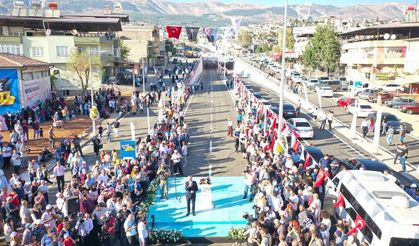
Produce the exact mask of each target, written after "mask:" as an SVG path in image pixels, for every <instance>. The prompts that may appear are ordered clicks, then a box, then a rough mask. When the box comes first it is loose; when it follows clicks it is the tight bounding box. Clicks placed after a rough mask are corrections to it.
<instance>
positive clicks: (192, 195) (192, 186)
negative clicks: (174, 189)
mask: <svg viewBox="0 0 419 246" xmlns="http://www.w3.org/2000/svg"><path fill="white" fill-rule="evenodd" d="M185 191H186V193H185V197H186V204H187V212H186V216H189V214H190V212H191V203H192V215H193V216H195V201H196V192H197V191H198V184H197V183H196V182H195V181H194V180H193V179H192V176H188V181H186V182H185Z"/></svg>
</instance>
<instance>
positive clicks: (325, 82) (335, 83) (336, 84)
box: [319, 80, 348, 91]
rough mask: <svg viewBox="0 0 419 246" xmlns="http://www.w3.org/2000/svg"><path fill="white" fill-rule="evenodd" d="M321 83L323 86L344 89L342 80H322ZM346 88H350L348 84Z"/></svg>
mask: <svg viewBox="0 0 419 246" xmlns="http://www.w3.org/2000/svg"><path fill="white" fill-rule="evenodd" d="M319 84H320V85H321V86H329V87H330V88H332V90H333V91H341V90H343V88H342V81H340V80H320V81H319ZM345 89H348V86H345Z"/></svg>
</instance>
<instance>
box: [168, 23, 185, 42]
mask: <svg viewBox="0 0 419 246" xmlns="http://www.w3.org/2000/svg"><path fill="white" fill-rule="evenodd" d="M166 31H167V34H168V36H169V38H175V39H179V36H180V33H181V32H182V27H181V26H166Z"/></svg>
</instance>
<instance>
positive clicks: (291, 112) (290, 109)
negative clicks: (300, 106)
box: [282, 103, 297, 118]
mask: <svg viewBox="0 0 419 246" xmlns="http://www.w3.org/2000/svg"><path fill="white" fill-rule="evenodd" d="M282 115H283V117H284V118H292V117H297V111H296V110H295V107H294V105H292V104H289V103H284V107H283V113H282Z"/></svg>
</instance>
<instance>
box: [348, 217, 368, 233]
mask: <svg viewBox="0 0 419 246" xmlns="http://www.w3.org/2000/svg"><path fill="white" fill-rule="evenodd" d="M366 225H367V223H366V222H365V220H364V219H362V218H361V216H359V214H356V219H355V226H354V227H353V228H352V229H351V230H349V231H348V235H351V234H354V233H355V232H357V231H359V230H362V229H363V228H364V227H365V226H366Z"/></svg>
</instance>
